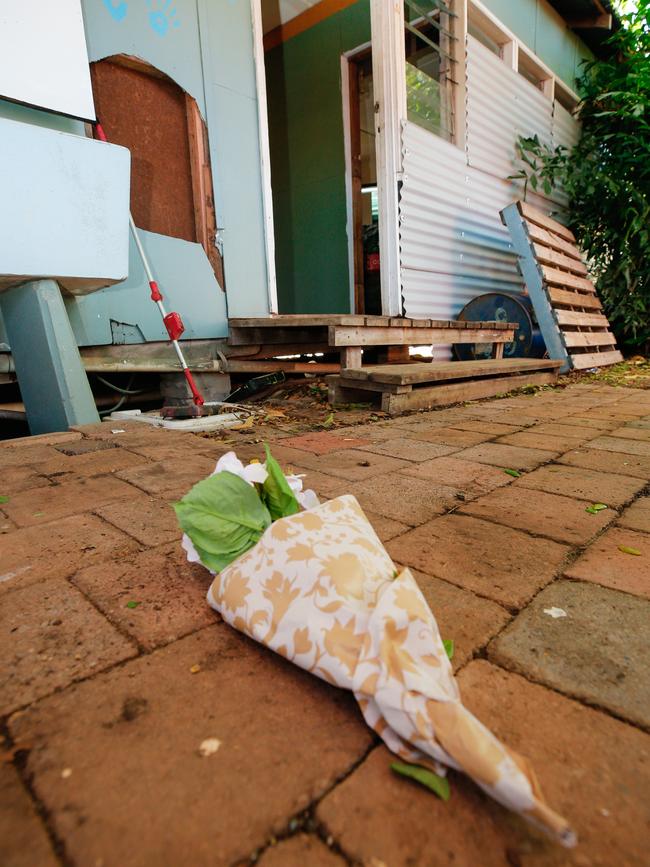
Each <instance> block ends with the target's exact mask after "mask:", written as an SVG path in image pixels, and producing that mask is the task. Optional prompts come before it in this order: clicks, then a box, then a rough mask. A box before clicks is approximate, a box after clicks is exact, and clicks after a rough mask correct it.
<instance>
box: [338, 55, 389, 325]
mask: <svg viewBox="0 0 650 867" xmlns="http://www.w3.org/2000/svg"><path fill="white" fill-rule="evenodd" d="M347 63H348V76H347V77H348V82H349V96H348V98H349V106H350V129H349V136H350V148H349V154H350V165H349V167H348V171H349V175H350V178H351V182H350V186H351V199H352V231H351V238H350V242H351V244H352V249H353V257H352V258H353V263H354V265H353V267H354V307H355V310H354V312H355V313H366V314H368V315H379V314H381V312H382V311H381V280H380V273H381V272H380V268H381V262H380V257H379V205H378V196H377V160H376V151H375V98H374V91H373V81H372V52H371V50H370V49H369V48H367V49H364V50H362V51H360V52H358V53H353V54H352V55H349V56H348V57H347Z"/></svg>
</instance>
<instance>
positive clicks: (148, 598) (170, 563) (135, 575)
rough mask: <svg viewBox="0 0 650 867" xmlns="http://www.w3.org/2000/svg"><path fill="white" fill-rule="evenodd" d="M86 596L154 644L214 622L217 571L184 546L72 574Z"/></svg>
mask: <svg viewBox="0 0 650 867" xmlns="http://www.w3.org/2000/svg"><path fill="white" fill-rule="evenodd" d="M72 580H73V583H74V584H75V586H77V587H78V588H79V589H80V590H81V591H82V592H83V593H84V595H85V596H87V597H88V598H89V599H91V600H92V602H93V604H94V605H96V606H97V608H99V610H100V611H102V612H103V613H104V614H105V615H106V616H107V617H108V619H109V620H110V621H111V622H112V623H115V624H116V625H117V626H119V628H120V629H121V630H122V632H125V633H127V634H128V635H130V636H132V637H133V638H134V639H135V640H136V641H137V642H138V643H139V644H141V645H142V646H143V647H146V648H147V649H152V648H154V647H157V646H159V645H162V644H169V643H170V642H171V641H175V640H176V639H177V638H180V637H181V636H183V635H187V634H188V633H189V632H194V631H196V630H197V629H201V628H202V627H204V626H209V625H210V624H211V623H214V622H215V620H216V619H217V617H218V615H217V614H216V613H215V612H214V611H213V610H212V609H211V608H209V607H208V606H207V605H206V601H205V596H206V593H207V592H208V587H209V586H210V584H211V581H212V576H211V575H210V573H209V572H208V571H207V570H205V569H204V568H203V567H202V566H198V565H196V564H192V563H188V562H187V558H186V556H185V552H184V551H183V550H179V546H178V545H175V546H174V547H173V548H169V549H163V550H161V551H144V552H142V553H141V554H138V555H136V556H135V557H130V558H128V559H127V560H124V561H122V562H112V563H102V564H100V565H97V566H91V567H90V568H89V569H84V570H82V571H81V572H78V573H77V574H76V575H75V577H74V578H73V579H72Z"/></svg>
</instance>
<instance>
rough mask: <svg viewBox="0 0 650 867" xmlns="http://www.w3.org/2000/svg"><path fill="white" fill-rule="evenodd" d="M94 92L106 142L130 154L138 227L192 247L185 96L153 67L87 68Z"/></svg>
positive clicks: (99, 65) (96, 65)
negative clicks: (89, 71) (177, 239)
mask: <svg viewBox="0 0 650 867" xmlns="http://www.w3.org/2000/svg"><path fill="white" fill-rule="evenodd" d="M92 81H93V91H94V93H95V102H96V105H97V116H98V118H99V119H100V121H101V123H102V125H103V127H104V130H105V131H106V135H107V136H108V140H109V141H111V142H114V143H115V144H121V145H124V146H125V147H127V148H128V149H129V150H130V151H131V212H132V214H133V219H134V220H135V223H136V225H137V226H139V227H140V228H142V229H146V230H147V231H150V232H157V233H158V234H160V235H169V236H171V237H173V238H182V239H183V240H185V241H196V240H198V239H197V235H196V226H195V219H194V198H193V191H192V173H191V167H190V145H189V135H188V126H187V112H186V107H185V93H184V92H183V90H182V89H181V88H180V87H179V86H178V85H177V84H175V83H174V82H173V81H171V80H170V79H168V78H167V77H166V76H164V75H162V73H158V74H156V72H155V70H154V69H153V67H151V71H150V72H148V73H146V72H144V71H143V70H142V69H134V68H130V67H128V66H125V65H123V64H122V63H118V62H113V61H111V60H102V61H99V62H98V63H93V64H92Z"/></svg>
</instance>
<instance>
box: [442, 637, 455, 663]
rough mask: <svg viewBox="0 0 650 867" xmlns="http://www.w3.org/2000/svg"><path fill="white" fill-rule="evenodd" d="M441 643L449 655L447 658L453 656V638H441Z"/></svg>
mask: <svg viewBox="0 0 650 867" xmlns="http://www.w3.org/2000/svg"><path fill="white" fill-rule="evenodd" d="M442 643H443V645H444V648H445V653H446V654H447V656H448V657H449V659H453V658H454V639H453V638H443V639H442Z"/></svg>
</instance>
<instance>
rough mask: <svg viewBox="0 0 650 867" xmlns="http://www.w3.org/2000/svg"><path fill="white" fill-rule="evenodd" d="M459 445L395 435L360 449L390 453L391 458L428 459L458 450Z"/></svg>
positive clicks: (382, 453)
mask: <svg viewBox="0 0 650 867" xmlns="http://www.w3.org/2000/svg"><path fill="white" fill-rule="evenodd" d="M459 448H460V447H459V446H456V447H454V446H450V445H442V444H441V443H432V442H427V441H425V440H422V439H417V438H413V439H411V438H410V437H395V438H394V439H390V440H382V441H381V442H379V443H373V444H372V445H369V446H364V447H363V449H362V451H364V452H374V453H375V454H378V455H390V456H391V457H393V458H408V459H409V460H410V461H416V462H421V461H430V460H432V459H433V458H440V457H442V456H443V455H449V454H451V453H452V452H454V451H458V449H459Z"/></svg>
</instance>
